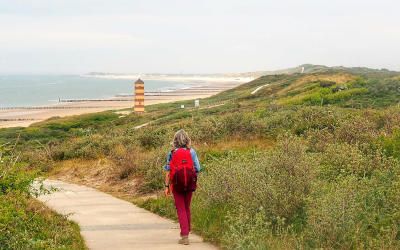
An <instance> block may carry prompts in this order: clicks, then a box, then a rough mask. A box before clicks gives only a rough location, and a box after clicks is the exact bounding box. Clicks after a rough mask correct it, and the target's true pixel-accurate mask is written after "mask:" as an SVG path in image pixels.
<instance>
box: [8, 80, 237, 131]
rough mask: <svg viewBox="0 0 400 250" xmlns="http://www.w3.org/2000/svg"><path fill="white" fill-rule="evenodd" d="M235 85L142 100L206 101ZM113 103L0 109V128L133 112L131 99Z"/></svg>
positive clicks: (201, 88) (87, 102)
mask: <svg viewBox="0 0 400 250" xmlns="http://www.w3.org/2000/svg"><path fill="white" fill-rule="evenodd" d="M239 84H240V83H237V82H236V83H231V82H225V83H222V82H215V83H209V84H208V85H206V86H203V87H193V88H189V89H184V90H176V91H171V92H160V93H154V92H152V93H151V95H150V96H145V105H146V106H147V105H151V104H157V103H167V102H174V101H181V100H191V99H197V98H206V97H209V96H212V95H215V94H217V93H219V92H221V91H224V90H227V89H230V88H233V87H235V86H238V85H239ZM115 99H118V101H115V100H114V101H79V102H77V101H76V102H75V101H74V102H61V103H58V104H56V105H53V106H48V107H41V106H39V107H20V108H12V109H0V128H6V127H27V126H29V125H31V124H33V123H35V122H40V121H44V120H47V119H49V118H51V117H65V116H71V115H80V114H86V113H95V112H101V111H106V110H119V109H126V108H133V97H131V96H126V97H115Z"/></svg>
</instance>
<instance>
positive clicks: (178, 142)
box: [173, 129, 192, 148]
mask: <svg viewBox="0 0 400 250" xmlns="http://www.w3.org/2000/svg"><path fill="white" fill-rule="evenodd" d="M191 142H192V141H191V140H190V137H189V135H188V134H187V133H186V131H185V130H183V129H180V130H178V132H176V133H175V136H174V141H173V145H174V148H189V147H190V144H191Z"/></svg>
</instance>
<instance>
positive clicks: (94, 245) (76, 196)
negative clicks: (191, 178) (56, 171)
mask: <svg viewBox="0 0 400 250" xmlns="http://www.w3.org/2000/svg"><path fill="white" fill-rule="evenodd" d="M44 184H45V186H46V187H50V186H52V187H55V188H57V189H59V190H58V191H56V192H54V193H52V194H48V195H43V196H40V197H39V200H40V201H42V202H44V203H46V205H47V206H49V207H50V208H52V209H54V210H55V211H57V212H58V213H60V214H65V215H70V217H69V218H70V219H71V220H73V221H75V222H77V223H78V224H79V226H80V227H81V234H82V236H83V237H84V239H85V241H86V245H87V246H88V247H89V249H94V250H97V249H99V250H103V249H104V250H105V249H107V250H111V249H112V250H123V249H138V250H139V249H165V250H168V249H199V250H203V249H204V250H206V249H207V250H208V249H216V247H215V246H213V245H211V244H208V243H204V242H203V241H202V239H201V238H200V237H199V236H197V235H193V234H191V235H190V237H189V238H190V242H191V244H190V245H189V246H183V245H179V244H177V241H178V239H179V225H178V224H176V223H174V222H173V221H171V220H168V219H165V218H162V217H160V216H158V215H156V214H153V213H151V212H149V211H146V210H144V209H142V208H139V207H137V206H135V205H133V204H132V203H130V202H127V201H124V200H121V199H118V198H115V197H113V196H111V195H109V194H106V193H103V192H100V191H97V190H95V189H93V188H89V187H86V186H80V185H76V184H70V183H65V182H62V181H54V180H46V181H45V182H44Z"/></svg>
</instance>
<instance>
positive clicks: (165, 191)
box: [164, 152, 172, 196]
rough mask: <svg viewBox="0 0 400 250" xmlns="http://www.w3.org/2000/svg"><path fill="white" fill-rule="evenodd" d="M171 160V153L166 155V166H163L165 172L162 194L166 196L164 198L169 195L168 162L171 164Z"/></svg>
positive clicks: (169, 168)
mask: <svg viewBox="0 0 400 250" xmlns="http://www.w3.org/2000/svg"><path fill="white" fill-rule="evenodd" d="M171 159H172V153H171V152H169V153H168V156H167V164H166V165H165V166H164V170H165V180H164V187H165V188H164V194H165V195H166V196H168V195H169V194H170V189H169V180H170V179H169V172H170V170H171V167H170V165H169V164H170V162H171Z"/></svg>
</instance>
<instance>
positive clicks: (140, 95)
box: [134, 78, 144, 113]
mask: <svg viewBox="0 0 400 250" xmlns="http://www.w3.org/2000/svg"><path fill="white" fill-rule="evenodd" d="M134 110H135V112H136V113H143V112H144V82H143V81H142V80H141V79H140V78H139V79H138V80H137V81H136V82H135V108H134Z"/></svg>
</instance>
